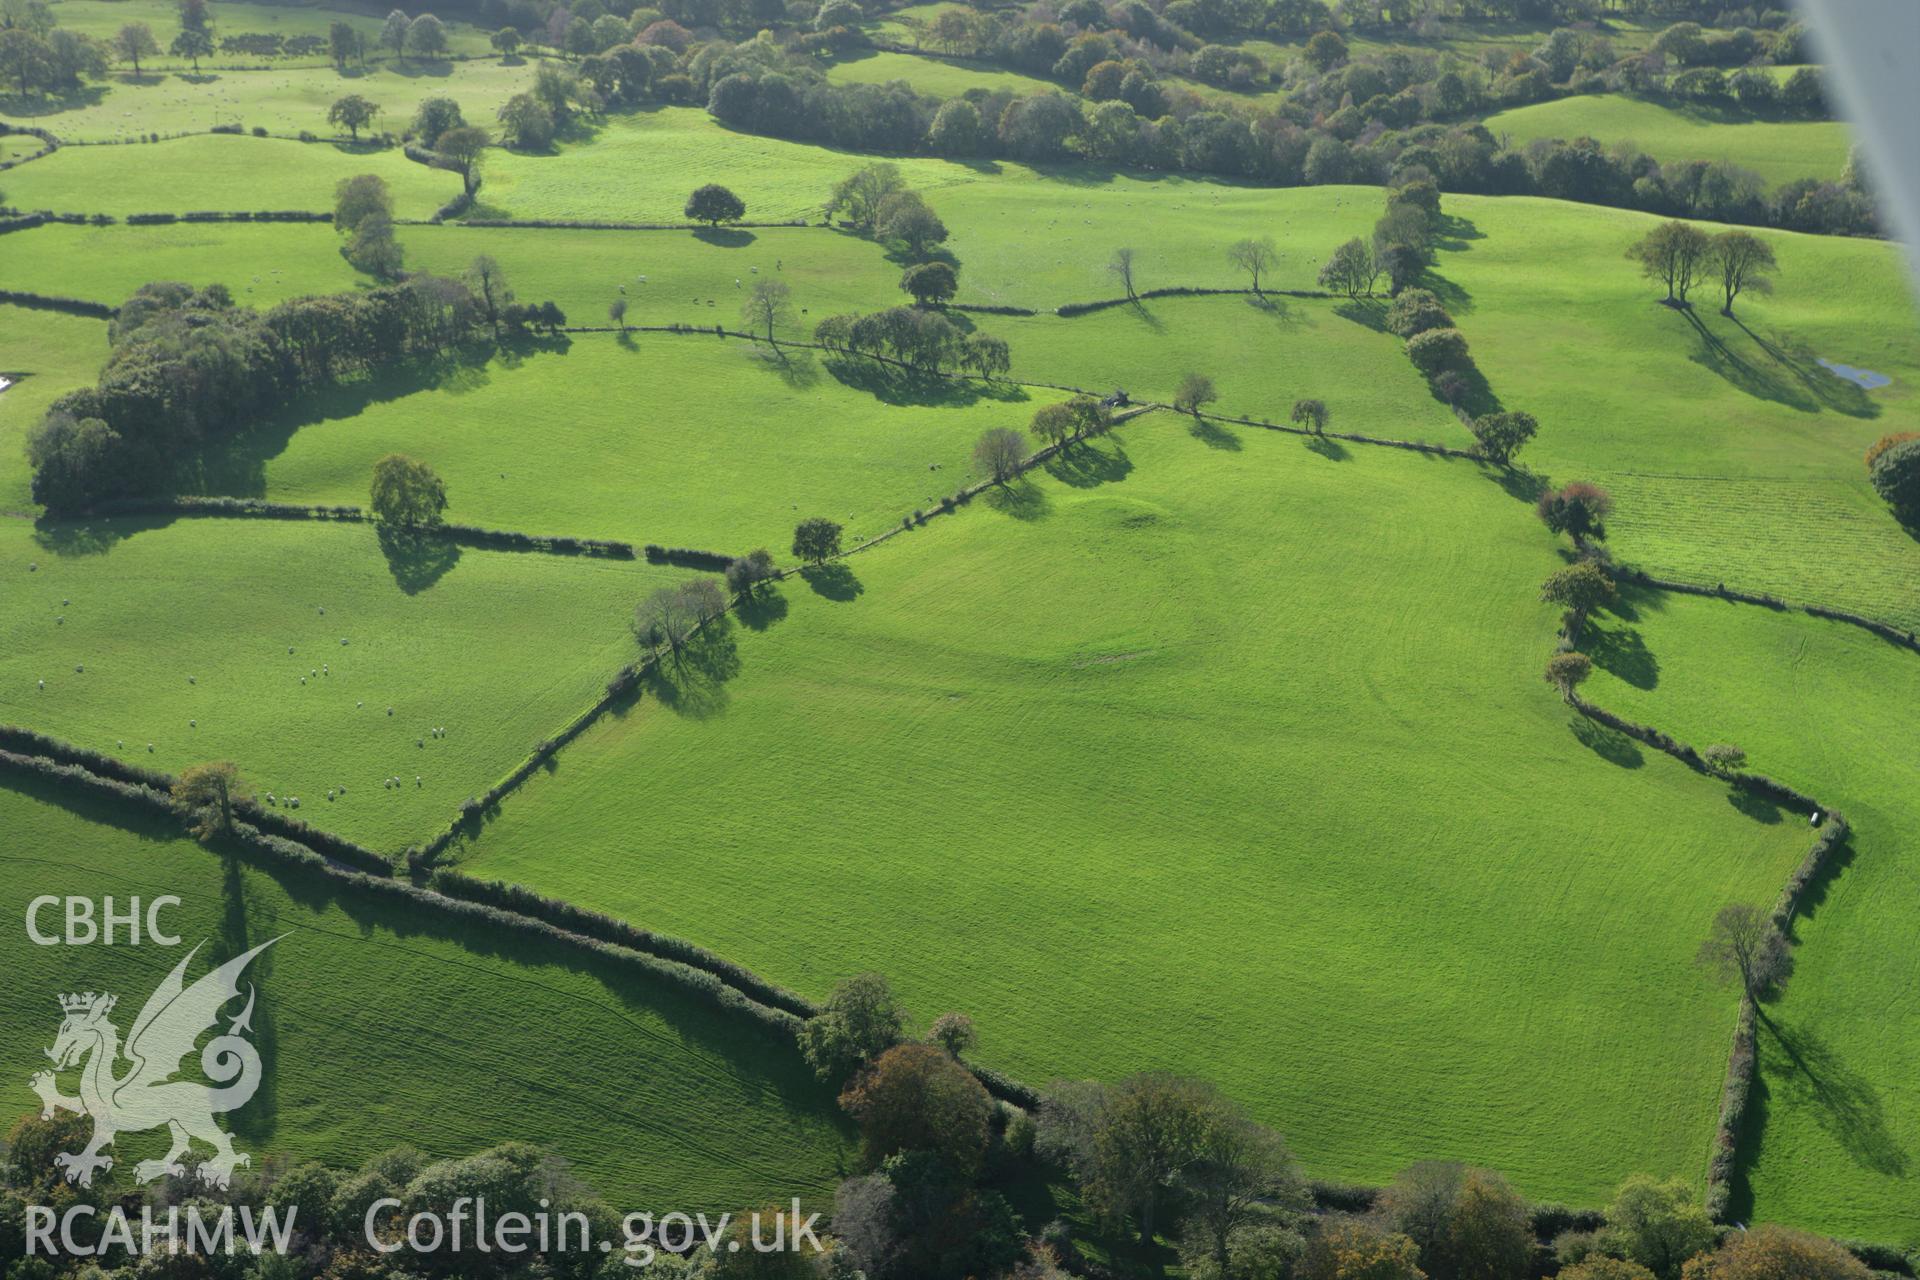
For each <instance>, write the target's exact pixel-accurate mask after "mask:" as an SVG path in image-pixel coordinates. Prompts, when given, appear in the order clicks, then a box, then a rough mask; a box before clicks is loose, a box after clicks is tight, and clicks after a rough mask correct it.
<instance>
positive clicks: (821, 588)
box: [800, 560, 866, 604]
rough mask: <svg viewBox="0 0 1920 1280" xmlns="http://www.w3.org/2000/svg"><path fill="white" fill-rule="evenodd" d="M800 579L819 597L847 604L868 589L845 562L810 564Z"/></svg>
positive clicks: (803, 570)
mask: <svg viewBox="0 0 1920 1280" xmlns="http://www.w3.org/2000/svg"><path fill="white" fill-rule="evenodd" d="M800 578H801V580H802V581H804V582H805V583H806V584H807V585H808V586H809V587H812V588H813V593H814V594H815V595H817V596H824V597H826V598H827V599H828V600H835V601H838V602H839V603H841V604H845V603H847V602H848V601H850V600H852V599H853V598H854V597H855V596H858V595H860V594H862V593H863V592H865V591H866V587H865V586H864V585H863V584H862V583H861V581H860V579H859V578H856V577H855V576H854V574H853V570H852V569H851V568H849V567H848V565H847V562H846V561H844V560H831V561H828V562H827V563H826V564H810V565H808V566H807V567H806V568H804V569H802V570H801V571H800Z"/></svg>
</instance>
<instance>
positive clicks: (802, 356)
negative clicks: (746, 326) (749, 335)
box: [747, 342, 820, 391]
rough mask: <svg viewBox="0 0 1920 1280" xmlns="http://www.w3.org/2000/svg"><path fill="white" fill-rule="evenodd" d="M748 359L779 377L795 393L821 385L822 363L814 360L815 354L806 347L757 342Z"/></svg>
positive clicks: (749, 351) (749, 352)
mask: <svg viewBox="0 0 1920 1280" xmlns="http://www.w3.org/2000/svg"><path fill="white" fill-rule="evenodd" d="M747 359H748V360H749V361H752V362H754V363H756V364H758V365H759V366H760V367H761V368H763V369H765V370H766V371H767V372H769V373H772V374H775V375H777V376H778V377H779V379H780V380H781V381H782V382H784V383H786V384H787V385H788V386H789V387H792V388H793V389H794V390H795V391H806V390H810V389H811V388H813V387H815V386H817V385H819V382H820V362H819V361H817V360H815V359H814V358H813V352H812V351H811V350H809V349H808V348H806V347H783V346H777V345H769V344H767V343H764V342H756V343H754V344H753V346H752V348H750V349H749V350H748V352H747Z"/></svg>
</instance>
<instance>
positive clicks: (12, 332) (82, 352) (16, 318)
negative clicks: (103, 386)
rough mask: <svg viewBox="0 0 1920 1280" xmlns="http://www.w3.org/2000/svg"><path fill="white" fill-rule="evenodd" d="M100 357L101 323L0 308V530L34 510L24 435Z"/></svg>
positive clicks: (95, 368)
mask: <svg viewBox="0 0 1920 1280" xmlns="http://www.w3.org/2000/svg"><path fill="white" fill-rule="evenodd" d="M14 234H15V236H21V235H31V234H32V233H31V232H16V233H14ZM5 243H6V244H8V245H9V246H21V247H24V246H25V245H26V244H27V243H28V242H27V241H26V240H22V239H9V240H8V241H6V242H5ZM19 251H20V249H19V248H13V249H12V252H16V253H17V252H19ZM9 267H11V262H10V263H9ZM10 274H11V272H10V271H0V287H20V286H14V285H11V284H10V283H8V277H9V276H10ZM106 358H107V323H106V321H104V320H91V319H87V318H86V317H83V316H70V315H65V314H63V313H61V312H58V311H29V310H28V309H27V308H25V307H14V306H7V305H4V304H0V377H4V378H6V379H7V380H8V381H9V382H10V383H11V384H12V385H10V386H9V387H8V388H7V389H6V390H5V391H0V527H4V524H5V523H6V521H5V520H4V517H5V516H20V515H24V514H26V513H29V512H31V511H33V510H35V508H34V506H33V503H32V499H31V497H30V496H29V494H28V488H27V486H28V483H29V481H30V480H31V479H32V476H31V473H30V472H29V470H28V467H27V455H26V446H27V432H29V431H31V430H32V429H33V427H34V426H35V424H37V423H38V422H39V421H40V418H41V415H43V414H44V413H45V412H46V411H47V406H48V405H50V404H52V403H53V402H54V401H55V400H58V399H59V398H60V397H61V396H63V395H65V394H66V393H67V392H69V391H72V390H73V389H74V388H75V387H83V386H86V385H88V384H89V383H91V382H92V381H93V380H94V378H95V377H96V376H97V375H98V374H99V372H100V365H101V364H102V363H103V362H104V361H105V360H106Z"/></svg>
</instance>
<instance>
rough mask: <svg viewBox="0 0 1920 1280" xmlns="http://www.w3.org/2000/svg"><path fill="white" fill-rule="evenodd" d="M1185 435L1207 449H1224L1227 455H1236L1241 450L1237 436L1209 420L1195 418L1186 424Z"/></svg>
mask: <svg viewBox="0 0 1920 1280" xmlns="http://www.w3.org/2000/svg"><path fill="white" fill-rule="evenodd" d="M1187 434H1188V435H1190V436H1192V437H1193V438H1194V439H1195V440H1198V441H1199V442H1200V443H1201V444H1204V445H1206V446H1207V447H1208V448H1209V449H1224V450H1226V451H1227V452H1229V453H1238V452H1240V450H1241V448H1242V446H1241V444H1240V437H1239V435H1237V434H1236V433H1234V432H1233V431H1230V430H1229V429H1228V428H1227V427H1226V426H1225V425H1224V424H1222V423H1219V422H1215V421H1213V420H1212V419H1211V418H1195V419H1194V420H1193V421H1192V422H1190V423H1188V424H1187Z"/></svg>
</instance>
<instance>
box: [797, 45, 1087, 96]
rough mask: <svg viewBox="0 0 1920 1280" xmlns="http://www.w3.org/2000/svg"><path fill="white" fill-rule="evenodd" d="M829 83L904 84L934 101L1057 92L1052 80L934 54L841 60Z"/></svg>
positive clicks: (872, 54)
mask: <svg viewBox="0 0 1920 1280" xmlns="http://www.w3.org/2000/svg"><path fill="white" fill-rule="evenodd" d="M827 79H829V80H834V81H838V82H840V83H843V84H886V83H888V82H889V81H893V80H904V81H906V82H907V83H908V84H910V85H912V86H913V88H914V92H916V93H920V94H924V95H927V96H931V97H935V98H958V97H960V96H962V95H963V94H965V93H966V92H967V91H968V90H969V89H981V90H984V91H986V92H988V93H1017V94H1022V95H1025V94H1032V93H1047V92H1051V91H1055V90H1058V89H1059V88H1060V86H1059V85H1057V84H1055V83H1054V82H1053V81H1051V80H1041V79H1038V78H1036V77H1034V76H1027V75H1021V74H1020V73H1019V72H1017V71H1003V70H1000V69H999V68H997V67H993V66H989V65H987V64H986V63H981V62H963V61H960V60H958V59H946V58H941V57H938V56H937V55H935V54H931V53H928V54H919V55H916V54H910V53H888V52H886V51H884V50H879V49H874V50H868V51H865V52H861V53H855V54H851V55H849V56H847V57H844V58H842V59H840V61H838V62H836V63H834V64H833V66H832V67H831V68H829V70H828V71H827Z"/></svg>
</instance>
